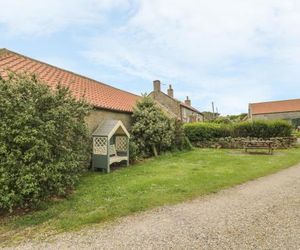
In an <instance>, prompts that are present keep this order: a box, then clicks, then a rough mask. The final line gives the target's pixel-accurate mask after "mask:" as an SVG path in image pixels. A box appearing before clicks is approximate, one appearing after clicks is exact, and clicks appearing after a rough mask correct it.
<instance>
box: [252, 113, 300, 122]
mask: <svg viewBox="0 0 300 250" xmlns="http://www.w3.org/2000/svg"><path fill="white" fill-rule="evenodd" d="M298 118H300V111H298V112H284V113H271V114H257V115H252V119H253V120H279V119H284V120H293V119H298Z"/></svg>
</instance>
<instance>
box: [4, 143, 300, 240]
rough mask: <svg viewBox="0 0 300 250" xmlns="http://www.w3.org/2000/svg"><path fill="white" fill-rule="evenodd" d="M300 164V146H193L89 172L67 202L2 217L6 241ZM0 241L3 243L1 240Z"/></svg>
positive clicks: (210, 190) (194, 194)
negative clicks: (251, 149)
mask: <svg viewBox="0 0 300 250" xmlns="http://www.w3.org/2000/svg"><path fill="white" fill-rule="evenodd" d="M298 162H300V148H297V149H289V150H280V151H276V152H275V154H274V155H264V154H245V153H243V151H241V150H217V149H195V150H193V151H189V152H181V153H173V154H166V155H163V156H160V157H158V158H156V159H149V160H147V161H145V162H143V163H140V164H137V165H135V166H132V167H128V168H124V169H120V170H117V171H114V172H112V173H111V174H101V173H88V174H86V175H85V176H83V177H82V178H81V181H80V183H79V184H78V186H77V188H76V191H75V192H74V193H73V194H72V195H70V196H69V197H68V198H67V199H65V200H55V201H54V200H53V201H51V202H46V203H44V204H42V206H41V208H40V209H39V210H38V211H34V212H31V213H29V214H27V215H19V216H10V217H2V218H1V219H0V242H2V244H5V242H6V243H8V242H12V241H18V240H21V239H24V238H28V237H39V236H40V235H41V233H42V234H43V235H47V234H48V233H57V232H64V231H70V230H76V229H80V228H82V227H84V226H88V225H91V224H96V223H102V222H105V221H108V220H112V219H115V218H118V217H121V216H125V215H129V214H132V213H134V212H139V211H144V210H147V209H150V208H153V207H157V206H162V205H167V204H175V203H178V202H182V201H185V200H189V199H193V198H195V197H198V196H201V195H205V194H209V193H213V192H217V191H218V190H220V189H224V188H227V187H230V186H233V185H237V184H240V183H243V182H245V181H248V180H252V179H255V178H258V177H260V176H264V175H267V174H270V173H274V172H276V171H278V170H280V169H283V168H286V167H289V166H292V165H294V164H296V163H298ZM0 245H1V244H0Z"/></svg>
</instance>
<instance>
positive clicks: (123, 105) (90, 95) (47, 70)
mask: <svg viewBox="0 0 300 250" xmlns="http://www.w3.org/2000/svg"><path fill="white" fill-rule="evenodd" d="M7 71H12V72H18V73H21V72H29V73H34V74H36V75H37V76H38V77H39V78H40V80H42V81H43V82H44V83H45V84H47V85H48V86H50V87H51V88H55V86H56V85H57V84H61V85H62V86H66V87H69V89H70V91H71V93H72V94H73V96H74V97H76V98H78V99H80V98H84V99H85V100H86V101H87V102H88V103H89V104H90V105H92V107H93V111H92V112H91V114H90V115H89V116H88V117H87V124H88V128H89V131H90V133H92V132H93V131H94V130H95V129H96V128H97V126H98V125H99V123H100V122H102V121H103V120H121V121H122V122H123V124H124V125H125V127H127V129H128V128H130V125H131V114H132V112H133V107H134V106H135V104H136V102H137V101H138V100H139V99H140V98H141V97H140V96H137V95H134V94H132V93H129V92H126V91H123V90H120V89H117V88H114V87H112V86H109V85H107V84H104V83H102V82H98V81H95V80H93V79H90V78H88V77H85V76H81V75H79V74H76V73H73V72H71V71H67V70H64V69H61V68H58V67H55V66H52V65H49V64H47V63H44V62H41V61H38V60H35V59H32V58H29V57H27V56H24V55H21V54H18V53H15V52H12V51H9V50H7V49H0V75H2V76H4V75H5V74H6V72H7Z"/></svg>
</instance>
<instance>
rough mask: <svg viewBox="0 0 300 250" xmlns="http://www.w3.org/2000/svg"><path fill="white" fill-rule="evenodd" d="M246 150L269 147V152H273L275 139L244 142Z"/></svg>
mask: <svg viewBox="0 0 300 250" xmlns="http://www.w3.org/2000/svg"><path fill="white" fill-rule="evenodd" d="M244 149H245V152H248V149H267V150H268V153H269V154H273V151H274V147H273V141H270V140H248V141H245V142H244Z"/></svg>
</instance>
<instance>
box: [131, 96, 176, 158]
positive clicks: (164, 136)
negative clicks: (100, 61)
mask: <svg viewBox="0 0 300 250" xmlns="http://www.w3.org/2000/svg"><path fill="white" fill-rule="evenodd" d="M132 117H133V125H132V128H131V134H132V140H133V141H134V142H135V144H136V145H137V148H138V151H139V155H140V156H142V157H146V156H152V155H155V156H156V155H158V154H160V152H163V151H166V150H169V149H170V148H171V146H172V143H173V141H174V136H175V127H174V121H173V120H171V119H169V118H168V117H167V116H166V115H165V114H164V113H163V112H162V110H160V108H159V107H158V106H157V105H156V104H155V102H154V100H153V99H152V98H151V97H144V98H143V99H142V100H141V101H139V102H138V103H137V105H136V108H135V110H134V112H133V115H132Z"/></svg>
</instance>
